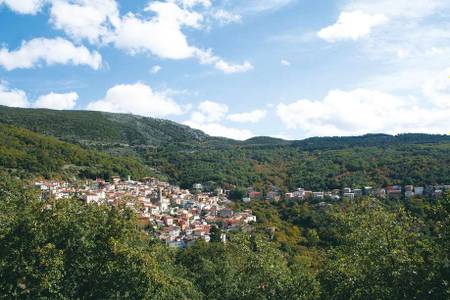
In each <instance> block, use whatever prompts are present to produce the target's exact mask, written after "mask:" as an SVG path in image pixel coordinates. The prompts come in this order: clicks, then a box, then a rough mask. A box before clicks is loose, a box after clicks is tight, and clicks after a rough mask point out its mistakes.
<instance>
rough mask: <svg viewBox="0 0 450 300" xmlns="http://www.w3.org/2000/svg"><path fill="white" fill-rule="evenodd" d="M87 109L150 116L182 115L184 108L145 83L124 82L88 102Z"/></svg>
mask: <svg viewBox="0 0 450 300" xmlns="http://www.w3.org/2000/svg"><path fill="white" fill-rule="evenodd" d="M87 109H89V110H98V111H106V112H116V113H132V114H137V115H142V116H148V117H166V116H169V115H181V114H183V113H184V111H183V108H182V107H181V106H180V105H178V104H177V103H176V102H175V101H174V100H173V99H171V98H169V97H167V96H166V95H165V94H164V93H158V92H155V91H153V90H152V88H151V87H150V86H148V85H145V84H143V83H136V84H122V85H116V86H114V87H112V88H110V89H109V90H108V91H107V93H106V96H105V97H104V98H103V99H101V100H98V101H94V102H91V103H89V104H88V106H87Z"/></svg>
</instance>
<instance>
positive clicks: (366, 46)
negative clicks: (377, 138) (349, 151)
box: [0, 0, 450, 139]
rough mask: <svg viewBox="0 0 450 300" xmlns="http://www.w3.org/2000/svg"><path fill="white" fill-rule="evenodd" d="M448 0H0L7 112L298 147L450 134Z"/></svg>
mask: <svg viewBox="0 0 450 300" xmlns="http://www.w3.org/2000/svg"><path fill="white" fill-rule="evenodd" d="M449 8H450V3H448V1H445V0H415V1H414V2H413V3H411V1H407V0H379V1H371V0H358V1H356V0H340V1H331V0H324V1H312V0H310V1H307V0H246V1H233V0H221V1H214V0H160V1H129V0H128V1H120V2H119V1H115V0H0V104H2V105H8V106H15V107H32V108H33V107H45V108H52V109H90V110H101V111H110V112H123V113H133V114H139V115H144V116H151V117H159V118H165V119H171V120H174V121H177V122H180V123H184V124H187V125H189V126H191V127H195V128H198V129H201V130H203V131H205V132H207V133H209V134H211V135H220V136H227V137H231V138H236V139H246V138H249V137H252V136H256V135H270V136H276V137H283V138H287V139H300V138H305V137H310V136H329V135H359V134H365V133H378V132H385V133H394V134H395V133H403V132H426V133H442V134H445V133H448V132H449V130H450V79H449V75H450V14H448V13H446V12H448V11H449Z"/></svg>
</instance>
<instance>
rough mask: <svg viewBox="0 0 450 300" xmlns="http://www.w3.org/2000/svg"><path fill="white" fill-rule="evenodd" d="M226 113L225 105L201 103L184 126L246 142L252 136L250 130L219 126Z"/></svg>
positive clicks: (226, 107)
mask: <svg viewBox="0 0 450 300" xmlns="http://www.w3.org/2000/svg"><path fill="white" fill-rule="evenodd" d="M227 113H228V106H227V105H226V104H222V103H218V102H214V101H203V102H201V103H200V104H199V105H198V106H197V109H196V111H194V112H192V114H191V117H190V119H189V120H188V121H185V122H184V124H185V125H187V126H190V127H192V128H196V129H199V130H202V131H203V132H205V133H207V134H209V135H212V136H221V137H227V138H232V139H236V140H246V139H249V138H251V137H253V136H254V134H253V133H252V132H251V131H250V130H247V129H240V128H232V127H227V126H225V125H222V124H220V122H221V121H223V119H224V118H225V117H226V114H227Z"/></svg>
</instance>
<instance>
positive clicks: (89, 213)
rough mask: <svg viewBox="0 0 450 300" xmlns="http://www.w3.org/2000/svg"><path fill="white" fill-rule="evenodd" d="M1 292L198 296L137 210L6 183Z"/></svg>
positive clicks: (1, 193) (0, 194)
mask: <svg viewBox="0 0 450 300" xmlns="http://www.w3.org/2000/svg"><path fill="white" fill-rule="evenodd" d="M0 200H1V202H0V205H1V208H2V209H1V213H0V225H1V226H0V228H1V232H0V245H1V247H0V295H2V296H0V298H4V299H14V298H16V299H197V298H199V294H198V293H197V292H196V291H195V289H194V288H193V286H192V285H191V284H190V282H189V281H188V280H186V279H184V278H182V277H179V276H178V275H176V274H177V273H176V272H177V270H176V269H175V268H174V265H173V259H172V258H170V256H168V255H169V253H168V252H167V251H166V250H165V249H164V250H163V249H161V246H160V245H149V244H148V241H146V239H145V238H143V237H142V233H141V232H140V230H139V229H138V227H137V225H136V220H135V218H134V213H133V212H132V211H129V210H127V209H116V208H109V207H107V206H96V205H89V206H84V205H82V204H81V203H79V202H78V201H76V200H64V201H56V202H43V201H40V200H38V199H36V197H35V196H33V195H32V194H31V193H29V192H24V191H22V190H20V189H17V188H14V187H11V185H10V184H2V186H0Z"/></svg>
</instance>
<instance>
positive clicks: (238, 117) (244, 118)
mask: <svg viewBox="0 0 450 300" xmlns="http://www.w3.org/2000/svg"><path fill="white" fill-rule="evenodd" d="M266 116H267V111H266V110H262V109H257V110H254V111H251V112H244V113H239V114H231V115H228V116H227V119H228V120H230V121H233V122H237V123H258V122H260V121H261V120H262V119H264V118H265V117H266Z"/></svg>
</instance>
